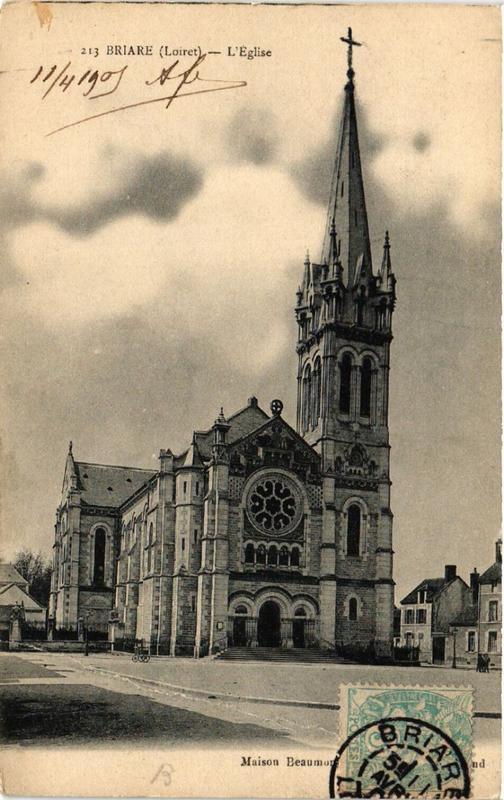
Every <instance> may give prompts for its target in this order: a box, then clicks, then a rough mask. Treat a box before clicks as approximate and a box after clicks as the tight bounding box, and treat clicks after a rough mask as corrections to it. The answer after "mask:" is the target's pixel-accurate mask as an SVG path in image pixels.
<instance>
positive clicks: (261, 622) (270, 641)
mask: <svg viewBox="0 0 504 800" xmlns="http://www.w3.org/2000/svg"><path fill="white" fill-rule="evenodd" d="M257 643H258V645H259V647H280V644H281V639H280V608H279V606H278V605H277V603H275V602H274V601H273V600H268V601H267V602H266V603H264V604H263V605H262V606H261V609H260V611H259V619H258V624H257Z"/></svg>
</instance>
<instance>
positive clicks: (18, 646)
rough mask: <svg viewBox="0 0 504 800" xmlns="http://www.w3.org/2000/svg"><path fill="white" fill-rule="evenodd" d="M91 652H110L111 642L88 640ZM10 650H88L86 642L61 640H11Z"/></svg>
mask: <svg viewBox="0 0 504 800" xmlns="http://www.w3.org/2000/svg"><path fill="white" fill-rule="evenodd" d="M87 649H88V652H89V653H109V652H110V642H88V648H87ZM9 650H11V651H12V650H23V651H29V650H42V651H47V652H52V653H58V652H60V653H84V652H85V650H86V645H85V642H77V641H61V642H57V641H56V642H47V641H40V642H37V641H34V640H31V641H27V642H11V643H10V647H9Z"/></svg>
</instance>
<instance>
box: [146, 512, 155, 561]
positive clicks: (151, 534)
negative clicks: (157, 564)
mask: <svg viewBox="0 0 504 800" xmlns="http://www.w3.org/2000/svg"><path fill="white" fill-rule="evenodd" d="M153 542H154V525H153V524H152V522H151V524H150V525H149V540H148V548H149V549H148V551H147V572H151V571H152V556H153V552H152V544H153Z"/></svg>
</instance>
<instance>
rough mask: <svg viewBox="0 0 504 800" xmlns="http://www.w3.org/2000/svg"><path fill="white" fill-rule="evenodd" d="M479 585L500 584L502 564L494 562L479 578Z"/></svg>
mask: <svg viewBox="0 0 504 800" xmlns="http://www.w3.org/2000/svg"><path fill="white" fill-rule="evenodd" d="M479 582H480V583H501V582H502V564H501V563H500V562H499V561H496V562H495V564H492V566H491V567H488V569H486V570H485V571H484V573H483V574H482V575H481V576H480V579H479Z"/></svg>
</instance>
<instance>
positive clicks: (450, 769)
mask: <svg viewBox="0 0 504 800" xmlns="http://www.w3.org/2000/svg"><path fill="white" fill-rule="evenodd" d="M469 794H470V779H469V769H468V766H467V761H466V759H465V758H464V755H463V753H462V751H461V749H460V747H459V746H458V745H457V743H456V742H454V741H453V739H452V738H451V737H450V736H448V735H447V734H445V733H444V732H443V731H442V730H440V728H437V727H436V726H435V725H433V724H432V723H430V722H425V721H424V720H420V719H415V718H414V717H386V718H384V719H380V720H376V721H374V722H369V723H368V724H367V725H363V726H362V727H361V728H358V729H357V730H356V731H354V732H353V733H352V734H351V735H350V736H349V737H348V738H347V739H346V740H345V741H344V742H343V744H342V745H341V747H340V749H339V750H338V752H337V754H336V757H335V759H334V762H333V764H332V767H331V773H330V777H329V795H330V797H360V798H366V797H394V798H395V797H417V798H427V799H428V800H432V799H433V798H444V797H469Z"/></svg>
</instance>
